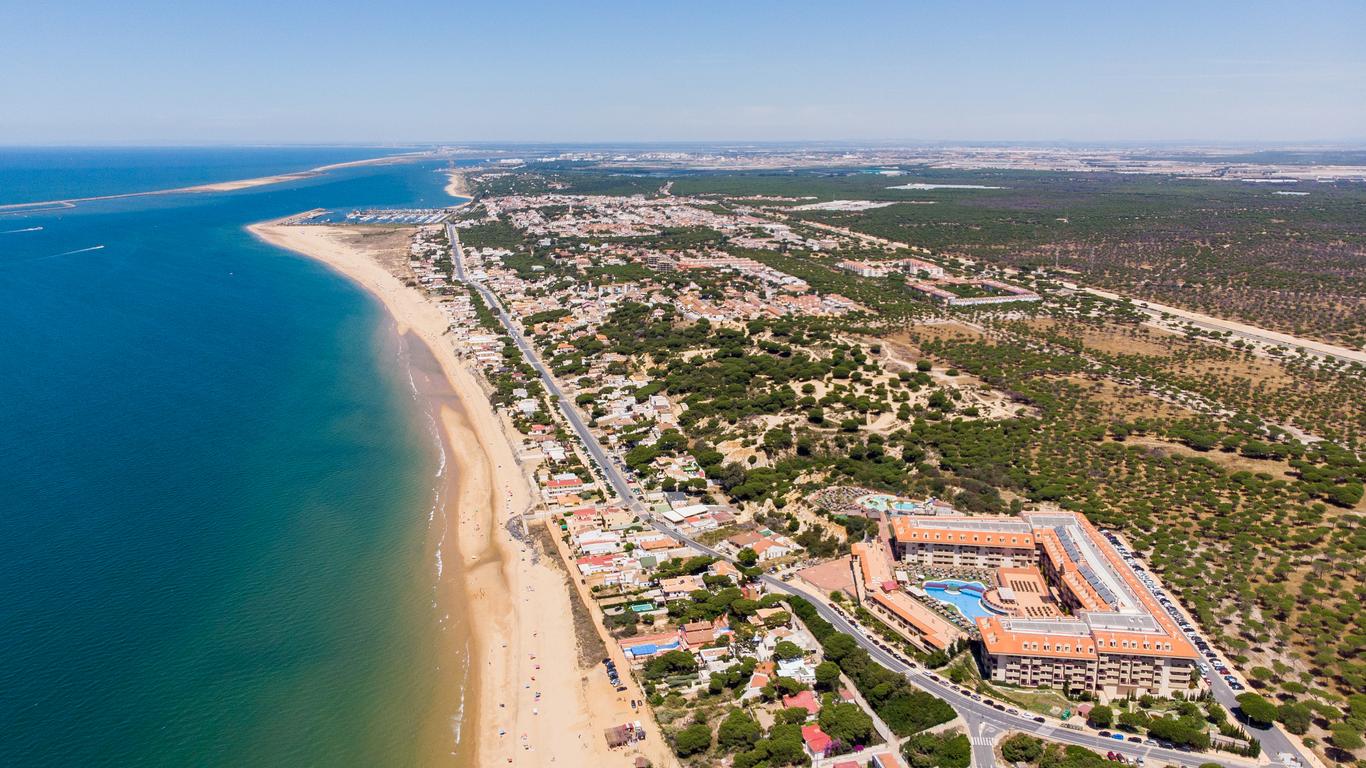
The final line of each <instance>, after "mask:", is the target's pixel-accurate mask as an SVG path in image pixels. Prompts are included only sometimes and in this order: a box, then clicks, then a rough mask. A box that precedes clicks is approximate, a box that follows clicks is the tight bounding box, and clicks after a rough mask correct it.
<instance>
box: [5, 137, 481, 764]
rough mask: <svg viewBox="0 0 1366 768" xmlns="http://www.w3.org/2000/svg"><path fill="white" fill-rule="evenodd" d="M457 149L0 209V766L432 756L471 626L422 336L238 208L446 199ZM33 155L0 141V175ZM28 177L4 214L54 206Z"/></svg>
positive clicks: (255, 212) (255, 168)
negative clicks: (464, 626) (452, 566)
mask: <svg viewBox="0 0 1366 768" xmlns="http://www.w3.org/2000/svg"><path fill="white" fill-rule="evenodd" d="M354 159H356V153H355V152H354V151H348V152H339V153H337V155H336V156H334V157H333V156H322V155H320V154H319V153H318V152H316V151H310V152H309V153H307V154H304V155H300V156H297V157H279V156H269V157H255V158H252V159H251V161H250V162H249V163H246V164H245V165H244V167H248V166H249V167H250V168H251V172H250V173H243V174H223V173H222V172H221V171H219V170H217V169H208V170H205V169H200V170H199V171H189V172H183V173H182V172H179V171H178V172H177V174H179V175H181V176H184V177H185V178H186V179H196V183H202V182H203V181H215V180H226V179H231V178H239V177H241V176H254V175H263V174H267V173H278V172H285V171H293V170H300V169H301V167H311V166H313V165H317V164H321V163H328V162H342V161H347V160H354ZM23 162H28V163H32V162H33V160H32V158H25V159H24V161H23ZM215 162H218V163H224V164H227V165H231V161H227V160H223V159H222V158H219V159H218V160H216V161H215ZM443 165H444V163H435V162H427V163H411V164H402V165H393V166H371V167H356V168H347V169H341V170H338V171H334V172H331V173H329V174H327V175H325V176H323V177H319V178H311V179H306V180H302V181H293V182H288V183H286V184H281V185H274V186H266V187H259V188H256V189H250V190H243V191H238V192H231V193H219V194H195V195H170V196H158V197H144V198H129V199H118V200H108V201H100V202H95V203H88V204H81V205H78V206H77V207H75V208H69V209H64V210H60V211H52V212H47V213H22V214H6V215H0V232H3V233H4V234H0V329H3V332H0V361H2V362H0V366H2V367H0V425H3V426H2V427H0V428H2V429H3V432H2V433H0V434H3V437H2V438H0V488H3V489H4V490H3V493H0V578H3V582H4V583H5V585H6V586H5V589H3V590H0V617H3V619H2V620H0V764H3V765H76V764H79V765H91V766H114V765H119V766H122V765H139V766H142V765H168V766H170V765H176V766H181V765H200V766H212V765H257V766H260V765H265V766H274V765H281V766H283V765H288V766H300V765H303V766H306V765H328V766H350V765H354V766H385V765H396V766H397V765H414V764H432V763H433V762H439V760H438V758H439V755H438V754H437V751H438V750H435V749H433V746H432V745H433V743H434V742H433V738H432V734H434V733H438V734H446V735H449V734H451V732H452V731H453V728H454V727H456V726H458V719H457V718H458V713H459V701H460V695H459V683H460V675H461V670H456V669H444V670H443V669H441V668H440V667H441V663H440V662H441V661H443V660H449V658H450V656H449V654H448V651H449V647H448V646H449V645H450V643H451V640H450V639H449V637H450V636H449V635H448V634H443V631H444V630H445V629H449V627H450V624H451V623H452V622H457V623H458V622H459V621H460V620H461V619H462V617H461V616H459V615H458V614H451V615H448V613H449V611H448V608H449V606H448V605H445V606H443V605H441V603H440V601H439V600H438V595H437V594H436V587H435V585H436V576H437V564H436V561H435V557H434V552H433V549H432V544H431V526H432V524H433V520H434V515H433V514H432V513H433V504H434V503H435V502H436V501H438V497H437V495H436V494H437V493H438V492H439V491H440V489H441V487H442V483H445V482H448V481H450V478H449V477H445V476H444V475H439V474H438V473H439V472H440V471H441V467H442V459H441V456H442V454H441V451H440V449H439V444H438V443H437V441H436V438H435V437H434V433H433V432H432V430H431V427H430V414H429V410H428V409H429V404H428V403H427V402H425V400H424V398H425V395H424V396H418V395H417V393H416V392H415V390H414V386H415V384H417V382H416V381H415V379H414V378H411V377H410V376H409V373H408V367H407V365H406V361H407V360H409V359H411V355H412V353H411V352H410V351H409V350H407V349H405V341H404V340H401V339H400V338H399V336H398V334H397V333H396V330H395V328H394V326H393V324H392V321H390V320H389V319H388V316H387V315H386V314H385V312H384V310H383V308H382V307H381V306H379V304H378V303H377V302H376V301H375V300H373V299H371V298H370V297H369V296H367V295H366V294H364V293H363V292H362V291H361V290H360V289H359V288H357V287H355V286H354V285H352V284H351V283H349V282H348V281H347V280H345V279H344V278H342V277H340V276H337V275H335V274H333V273H332V272H330V271H329V270H327V269H326V268H325V267H323V266H321V265H320V264H317V263H315V262H313V261H311V260H308V259H305V258H302V257H299V256H297V255H294V254H291V253H288V252H285V251H282V250H279V249H276V248H273V247H271V246H269V245H266V244H264V243H261V242H259V241H257V240H256V239H254V238H253V237H252V236H251V235H250V234H249V233H247V232H246V231H244V230H243V226H244V225H246V224H250V223H254V222H257V221H262V220H266V219H271V218H277V217H280V216H284V215H288V214H292V213H296V212H299V211H302V210H307V209H311V208H315V207H328V208H344V207H351V206H355V207H360V206H403V207H410V206H411V207H418V206H445V205H449V204H450V198H449V197H448V196H446V195H445V193H444V191H443V187H444V185H445V184H446V177H445V176H444V175H443V174H440V173H438V172H437V171H438V170H439V169H440V168H441V167H442V166H443ZM22 168H23V164H22V163H20V162H18V161H15V160H14V158H12V157H7V156H5V155H4V154H3V152H0V179H3V178H14V174H16V173H21V172H22ZM16 169H18V170H16ZM49 172H51V173H57V172H55V171H51V169H49ZM215 175H218V178H215ZM71 178H73V179H79V178H80V174H79V173H76V174H74V175H73V176H72V177H71ZM139 178H140V177H139ZM139 178H134V177H133V176H129V178H128V180H127V184H125V187H126V188H120V186H119V184H118V181H117V179H115V180H112V181H111V180H110V179H109V178H107V174H106V175H105V176H101V181H100V183H99V185H98V187H99V188H98V189H91V190H88V191H89V192H90V193H91V194H109V193H110V192H119V191H141V189H140V188H139V184H142V185H144V186H145V184H146V181H145V180H143V181H139ZM35 184H36V183H35ZM57 186H61V188H62V189H63V190H64V192H63V194H61V195H53V196H51V197H58V196H60V197H77V196H83V195H82V190H81V189H79V188H78V186H79V185H78V184H77V182H75V181H69V180H68V181H67V182H66V183H65V185H64V186H63V185H57ZM54 188H55V187H54ZM25 194H26V195H27V196H28V199H27V200H25V199H23V196H20V197H18V198H15V199H7V198H6V195H5V189H4V187H3V186H0V204H3V203H9V202H28V201H30V200H33V199H47V197H45V196H44V195H39V194H36V193H33V192H31V191H30V192H27V193H25ZM96 246H102V247H99V248H95V247H96ZM92 249H93V250H92ZM405 356H408V357H407V358H405ZM417 367H419V368H420V367H421V366H420V364H419V365H418V366H417ZM443 654H445V655H443ZM448 666H449V664H448ZM453 743H454V738H453V736H451V744H452V745H453ZM442 752H443V753H444V754H446V755H449V752H448V751H444V750H443V751H442Z"/></svg>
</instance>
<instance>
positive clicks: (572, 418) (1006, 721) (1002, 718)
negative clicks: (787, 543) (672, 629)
mask: <svg viewBox="0 0 1366 768" xmlns="http://www.w3.org/2000/svg"><path fill="white" fill-rule="evenodd" d="M447 232H448V234H449V236H450V240H451V250H452V260H453V261H454V264H455V275H456V279H458V280H461V281H462V282H466V283H467V284H469V285H471V286H473V287H474V288H475V290H477V291H479V295H480V296H482V297H484V301H485V302H487V303H488V305H489V307H490V308H491V309H492V310H493V311H494V313H495V314H496V315H497V316H498V319H499V321H500V322H501V323H502V324H503V328H504V329H505V330H506V331H507V333H508V336H510V337H511V338H512V341H513V343H514V344H516V345H517V348H518V349H520V350H521V351H522V355H523V357H525V359H526V361H527V363H528V364H529V365H530V366H531V367H532V368H533V369H535V370H536V372H537V374H539V375H540V377H541V382H542V383H543V384H544V385H545V387H546V391H548V392H549V393H550V394H551V395H553V396H554V397H555V398H556V402H557V403H558V404H559V407H560V412H561V413H563V414H564V417H565V420H566V421H567V422H568V423H569V425H570V426H571V427H572V428H573V430H574V432H575V433H576V434H577V435H578V436H579V440H580V441H581V442H582V444H583V446H584V448H585V449H586V450H587V451H588V452H589V454H590V455H591V456H592V457H593V459H594V460H595V461H596V462H597V463H598V467H599V468H600V470H601V472H602V474H603V477H604V478H605V480H606V481H607V482H608V484H609V485H610V486H611V487H612V489H613V490H615V491H616V493H617V494H618V495H619V496H620V497H621V499H622V503H623V504H624V505H626V506H627V507H628V508H630V509H631V510H632V511H634V512H637V513H638V514H640V515H642V517H644V519H646V520H648V521H649V522H650V524H651V525H652V526H653V527H654V528H656V529H657V530H660V531H663V532H665V533H668V534H669V535H670V536H673V537H675V538H677V539H679V540H681V541H683V542H684V543H686V544H688V545H689V546H691V547H692V548H693V549H696V550H698V551H699V552H702V553H704V554H707V555H711V556H713V557H718V558H722V559H725V560H733V558H731V557H729V556H728V555H726V554H724V553H722V552H720V551H718V550H716V549H714V548H712V547H709V546H707V545H706V544H703V543H702V542H700V541H697V540H696V539H693V538H691V537H689V536H687V535H685V534H683V533H681V532H679V531H678V530H677V529H675V528H673V527H672V526H670V525H667V524H666V523H664V522H663V521H661V520H657V519H655V518H654V516H653V515H651V514H650V512H649V510H648V509H647V508H646V507H645V505H644V504H642V503H641V502H640V500H638V499H637V498H636V497H635V494H634V493H632V491H631V484H630V482H629V481H628V480H627V478H626V476H625V475H624V474H623V473H622V471H621V470H620V469H619V468H618V467H617V466H616V465H615V464H614V463H613V462H612V460H611V459H610V458H609V457H608V456H607V452H606V451H605V450H604V449H603V447H602V444H601V443H599V442H598V439H597V437H596V436H595V435H594V434H593V433H592V432H591V431H589V429H588V425H587V424H585V423H584V421H583V419H582V417H580V416H579V414H578V412H577V411H576V410H575V409H574V406H573V403H571V402H570V401H569V400H568V399H567V398H566V397H565V396H564V393H563V391H561V389H560V386H559V384H558V383H557V382H556V381H555V379H554V377H553V376H551V375H550V371H549V369H547V368H546V366H545V364H544V363H542V362H541V358H540V355H538V354H537V353H536V350H535V349H534V348H533V347H532V346H531V343H530V342H529V341H527V339H526V337H525V336H524V335H523V334H522V331H521V329H520V328H518V326H517V324H516V322H514V321H513V319H512V317H511V316H510V315H508V313H507V312H506V310H504V309H503V305H502V303H501V302H500V301H499V300H498V297H497V296H495V295H494V294H493V291H491V290H489V288H488V287H487V286H485V285H484V284H483V283H482V282H480V281H477V280H473V279H469V278H467V276H466V273H465V266H464V254H463V252H462V251H461V248H460V240H459V236H458V233H457V232H456V231H455V229H454V228H453V227H449V226H448V227H447ZM762 580H763V582H764V584H766V585H767V586H768V587H769V588H770V589H773V590H776V591H779V592H783V593H786V594H789V595H794V596H796V597H801V598H803V599H805V600H807V601H808V602H810V603H811V604H812V605H814V606H815V607H816V610H817V612H818V613H819V614H820V615H821V617H822V618H824V619H825V620H826V621H828V622H830V623H831V624H832V625H834V626H835V628H836V629H838V630H839V631H841V632H844V633H845V634H847V635H850V636H851V637H853V638H854V640H855V642H857V643H858V644H859V646H861V647H862V648H863V649H864V650H866V651H868V655H869V656H871V657H872V659H873V660H874V661H876V662H877V663H879V664H881V665H882V666H884V667H887V668H888V669H890V670H892V671H894V672H899V673H901V674H902V675H904V676H905V677H906V679H907V680H909V681H910V682H911V684H912V685H915V686H916V687H918V688H921V689H923V690H926V691H929V692H930V693H933V694H934V695H936V696H938V697H940V698H942V699H944V700H945V701H947V702H948V703H949V704H950V706H952V707H953V708H954V710H956V711H957V712H958V714H959V715H960V716H961V717H962V718H963V720H964V722H965V723H966V724H967V727H968V733H969V738H970V739H971V741H972V753H973V765H974V766H976V768H992V766H994V765H995V764H996V761H995V757H994V754H993V752H992V746H991V745H992V744H993V743H994V742H995V740H996V739H998V738H999V737H1000V736H1001V735H1002V734H1004V733H1006V732H1007V731H1024V732H1026V733H1033V734H1035V735H1037V736H1040V737H1044V738H1048V739H1050V740H1052V741H1057V742H1062V743H1064V744H1075V745H1077V746H1082V747H1086V748H1088V749H1092V750H1096V751H1099V752H1100V753H1101V754H1104V753H1105V752H1107V751H1111V750H1114V751H1118V752H1122V753H1124V754H1125V755H1128V756H1129V757H1130V758H1133V757H1134V756H1138V755H1142V756H1143V757H1144V758H1145V760H1146V763H1147V766H1148V768H1153V767H1154V766H1155V765H1156V764H1157V763H1165V764H1169V765H1181V766H1188V767H1189V768H1194V767H1195V766H1199V765H1201V764H1204V763H1218V764H1221V765H1225V766H1235V767H1236V768H1246V767H1247V766H1250V765H1253V761H1251V760H1244V759H1238V758H1231V757H1228V756H1226V755H1223V754H1217V755H1214V754H1202V753H1196V752H1181V751H1177V750H1172V749H1162V748H1160V747H1150V746H1144V745H1139V744H1131V743H1127V742H1125V743H1121V742H1119V741H1117V740H1115V739H1108V738H1104V737H1101V736H1099V735H1096V734H1095V733H1092V732H1090V731H1074V730H1071V729H1067V728H1062V727H1060V726H1058V725H1057V724H1056V722H1055V721H1051V720H1050V721H1047V722H1044V723H1037V722H1034V721H1033V720H1032V719H1031V717H1032V716H1031V715H1026V714H1020V715H1012V714H1010V713H1009V712H1002V711H999V710H996V709H994V708H992V707H991V706H989V705H987V704H985V703H983V702H982V701H979V700H976V699H973V698H972V697H971V696H970V695H968V694H965V693H963V692H962V691H960V690H959V689H957V688H955V687H951V686H950V685H949V684H947V683H944V682H941V681H939V680H936V679H934V678H932V677H930V676H929V674H930V673H928V672H927V671H926V670H924V669H922V668H920V667H919V666H916V665H913V664H908V663H906V662H904V661H902V660H901V659H899V658H897V657H896V656H894V655H893V654H892V653H891V652H889V651H888V650H887V649H886V648H884V647H883V646H882V645H880V644H878V643H877V642H876V641H874V640H873V639H871V638H870V637H869V635H868V633H866V632H865V631H864V630H863V629H862V628H860V627H858V626H856V625H855V624H853V623H852V622H850V620H849V619H846V618H845V617H844V615H842V614H841V613H839V612H838V611H836V610H835V609H833V608H831V607H830V606H829V605H827V604H826V603H825V602H824V601H822V600H821V599H819V598H817V597H816V596H814V595H812V594H810V593H808V592H806V591H805V590H803V589H801V588H800V587H797V586H795V585H792V584H789V583H787V582H785V581H783V580H782V579H779V578H776V577H774V576H771V575H767V574H765V575H764V576H763V577H762ZM1230 693H1231V691H1230ZM1270 754H1273V755H1274V754H1276V753H1275V752H1270Z"/></svg>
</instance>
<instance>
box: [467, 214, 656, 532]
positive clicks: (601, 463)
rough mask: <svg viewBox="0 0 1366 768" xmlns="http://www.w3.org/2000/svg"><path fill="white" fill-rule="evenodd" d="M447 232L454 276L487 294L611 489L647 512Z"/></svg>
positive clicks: (485, 297)
mask: <svg viewBox="0 0 1366 768" xmlns="http://www.w3.org/2000/svg"><path fill="white" fill-rule="evenodd" d="M446 233H447V235H448V236H449V237H450V241H451V260H452V262H453V263H454V265H455V270H454V273H455V279H457V280H459V281H461V282H464V283H467V284H469V285H472V286H474V289H475V290H477V291H479V295H480V296H483V297H484V302H485V303H486V304H488V305H489V308H490V309H492V310H493V311H494V313H495V314H497V316H498V320H499V322H501V323H502V324H503V328H504V329H505V330H506V331H507V333H508V336H510V337H512V342H513V343H514V344H516V345H517V348H518V349H520V350H521V351H522V356H523V357H524V358H526V361H527V363H529V364H530V365H531V367H532V368H534V369H535V370H536V373H537V374H539V375H540V377H541V383H542V384H544V385H545V388H546V391H547V392H549V393H550V394H551V395H552V396H553V397H554V398H555V402H556V403H558V404H559V407H560V412H561V413H562V414H564V418H565V420H566V421H568V422H569V425H570V426H571V427H572V428H573V429H574V432H575V434H577V435H578V436H579V442H581V443H582V444H583V447H584V448H585V449H586V450H587V451H588V453H589V455H591V456H592V457H593V460H594V461H596V462H597V463H598V467H599V468H600V469H601V471H602V474H603V477H604V478H605V479H606V480H607V482H608V483H609V484H610V485H611V487H612V490H614V491H616V493H617V495H618V496H620V497H621V498H622V500H623V503H625V504H626V506H628V507H630V508H631V510H632V511H634V512H638V513H639V512H645V505H644V504H641V503H640V501H639V500H638V499H636V497H635V494H634V493H632V492H631V485H630V483H629V482H627V480H626V478H625V476H623V475H622V474H621V472H619V471H617V469H616V467H615V466H613V465H612V460H611V459H610V458H608V456H607V452H606V451H604V450H603V448H602V444H601V443H599V442H598V440H597V438H596V437H595V436H594V435H593V433H592V432H590V431H589V429H588V425H587V424H585V423H584V421H583V418H582V417H580V416H579V413H578V411H576V410H575V409H574V404H573V403H572V402H570V400H569V399H568V398H566V397H565V396H564V392H563V391H562V390H561V389H560V385H559V383H558V382H556V381H555V377H553V376H551V375H550V370H549V369H548V368H546V367H545V364H544V363H542V362H541V357H540V355H538V354H537V353H536V350H535V349H534V348H533V347H532V346H531V342H529V341H527V339H526V336H524V335H523V334H522V331H521V329H520V328H518V327H517V323H516V322H514V321H513V319H512V316H511V315H509V314H508V313H507V310H506V309H504V308H503V303H502V302H501V301H499V300H498V297H497V296H495V295H494V294H493V291H491V290H489V288H488V286H486V285H484V284H483V283H482V282H480V281H477V280H472V279H470V278H469V276H468V275H467V274H466V273H465V254H464V250H463V249H462V248H461V246H460V234H459V230H457V229H456V228H455V227H452V226H450V225H449V224H448V225H446Z"/></svg>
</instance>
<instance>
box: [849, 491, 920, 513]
mask: <svg viewBox="0 0 1366 768" xmlns="http://www.w3.org/2000/svg"><path fill="white" fill-rule="evenodd" d="M858 502H859V503H860V504H862V505H863V506H864V507H866V508H868V509H871V510H873V511H874V512H886V511H887V509H888V508H889V507H890V508H891V510H892V511H893V512H905V513H908V514H915V513H918V512H920V511H921V508H922V507H923V506H924V505H923V504H919V503H917V502H914V501H906V500H904V499H899V498H897V497H896V496H890V495H887V494H882V493H879V494H874V495H872V496H864V497H862V498H860V499H859V500H858Z"/></svg>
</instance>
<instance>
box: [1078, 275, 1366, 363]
mask: <svg viewBox="0 0 1366 768" xmlns="http://www.w3.org/2000/svg"><path fill="white" fill-rule="evenodd" d="M1063 286H1064V287H1069V288H1072V289H1073V290H1082V291H1085V292H1086V293H1089V294H1091V295H1092V296H1097V297H1099V298H1102V299H1110V300H1112V301H1124V300H1125V299H1128V300H1129V301H1131V302H1133V303H1132V306H1133V308H1134V309H1137V310H1139V311H1142V312H1144V313H1146V314H1147V315H1148V316H1149V317H1152V318H1153V319H1155V320H1161V319H1162V316H1163V315H1171V316H1173V317H1179V318H1181V319H1182V320H1184V321H1185V322H1187V323H1189V324H1191V325H1194V326H1196V327H1197V328H1203V329H1205V330H1207V331H1219V332H1221V333H1222V332H1225V331H1227V332H1228V333H1231V334H1233V335H1234V336H1238V337H1240V338H1243V339H1247V340H1248V341H1256V342H1260V343H1262V344H1270V345H1274V346H1278V347H1280V348H1281V349H1283V350H1285V351H1286V352H1287V353H1291V354H1293V353H1294V352H1296V351H1297V350H1300V349H1303V350H1304V351H1306V352H1312V353H1313V354H1316V355H1320V356H1322V357H1328V358H1332V359H1334V360H1339V361H1341V362H1344V363H1366V352H1363V351H1362V350H1360V349H1349V348H1347V347H1340V346H1338V345H1336V344H1329V343H1327V342H1323V341H1317V340H1314V339H1306V338H1302V337H1299V336H1291V335H1290V334H1288V333H1280V332H1278V331H1271V330H1267V329H1266V328H1258V327H1256V326H1252V325H1247V324H1246V323H1240V322H1237V321H1235V320H1225V319H1224V318H1221V317H1213V316H1211V315H1206V314H1203V313H1200V312H1192V311H1191V310H1189V309H1181V308H1180V307H1172V306H1168V305H1166V304H1158V303H1156V302H1152V301H1148V300H1146V299H1134V298H1132V297H1127V296H1123V295H1121V294H1118V293H1115V292H1113V291H1103V290H1101V289H1099V288H1086V287H1079V286H1077V285H1076V284H1074V283H1063Z"/></svg>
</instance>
